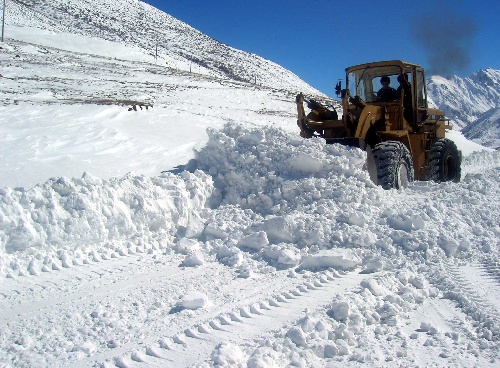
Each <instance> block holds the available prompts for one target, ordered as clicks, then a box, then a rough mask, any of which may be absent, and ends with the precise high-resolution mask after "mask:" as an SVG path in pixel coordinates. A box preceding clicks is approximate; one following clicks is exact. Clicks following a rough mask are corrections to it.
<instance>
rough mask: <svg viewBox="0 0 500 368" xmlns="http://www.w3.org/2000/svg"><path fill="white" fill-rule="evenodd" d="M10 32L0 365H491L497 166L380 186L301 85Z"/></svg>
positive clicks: (497, 315)
mask: <svg viewBox="0 0 500 368" xmlns="http://www.w3.org/2000/svg"><path fill="white" fill-rule="evenodd" d="M37 35H38V36H37ZM9 37H12V38H13V39H12V38H10V39H8V40H7V43H6V44H5V45H4V46H3V51H2V54H1V55H0V57H1V59H2V71H1V74H2V76H3V77H2V78H1V79H0V83H1V85H2V88H1V92H0V93H1V94H2V97H3V101H4V102H3V103H2V104H1V106H0V141H1V145H0V147H1V148H0V156H1V158H2V159H1V160H0V173H1V175H0V274H1V279H0V280H1V281H0V311H1V312H0V326H1V327H0V366H6V367H67V366H71V367H84V366H103V367H112V366H117V367H139V366H156V367H164V366H175V367H212V366H223V367H250V368H260V367H289V366H297V367H341V366H354V367H401V366H408V367H417V366H418V367H423V366H433V367H450V366H456V367H465V366H471V367H472V366H474V367H498V366H499V364H500V354H499V348H500V340H499V336H500V304H499V299H498V297H496V296H497V295H498V290H499V279H500V268H499V265H500V256H499V245H500V244H499V238H500V220H499V219H500V216H499V208H500V205H499V198H500V187H499V185H498V176H499V175H498V174H499V167H500V160H499V155H498V152H496V151H492V150H488V149H486V148H484V147H482V146H480V145H478V144H475V143H472V142H470V141H468V140H467V139H465V138H464V137H463V136H462V135H461V134H460V133H459V132H452V133H451V134H450V135H449V138H451V139H453V140H454V141H455V142H456V143H457V145H458V146H459V149H461V150H462V152H463V155H464V159H463V166H462V181H461V182H460V183H442V184H438V183H433V182H415V183H412V184H411V185H409V186H408V187H407V188H405V189H403V190H400V191H396V190H389V191H385V190H383V189H382V188H380V187H377V186H375V185H374V184H373V183H372V182H371V181H370V179H369V175H368V173H367V172H366V171H365V170H364V168H363V165H364V162H365V153H364V152H362V151H361V150H359V149H356V148H349V147H343V146H339V145H326V144H325V142H324V141H322V140H320V139H310V140H304V139H302V138H300V137H299V135H298V128H297V126H296V121H295V104H294V95H295V93H296V92H297V91H288V90H285V89H274V88H267V87H259V86H255V85H252V84H245V83H235V82H233V81H230V80H227V79H217V78H212V77H210V78H208V77H206V76H203V75H200V74H195V73H191V74H187V73H185V72H182V71H175V70H174V69H169V68H166V67H160V66H156V65H155V64H154V62H153V61H149V62H148V60H147V58H146V59H140V56H138V54H137V50H135V49H132V50H130V55H129V54H128V53H127V49H125V46H124V45H121V46H120V45H115V46H116V48H115V49H114V50H115V51H116V50H118V49H120V48H121V47H124V48H123V49H122V51H121V52H120V53H117V54H116V58H115V57H113V58H112V59H110V58H109V57H108V56H109V54H107V52H108V51H109V50H110V49H109V47H111V45H110V44H108V43H106V45H105V48H106V49H100V48H101V46H100V45H101V43H98V42H94V41H92V42H91V41H90V40H89V39H85V38H84V36H76V35H74V36H73V37H74V38H72V39H71V43H73V44H78V45H79V51H78V53H74V52H72V50H71V49H68V48H67V47H66V46H64V43H65V42H66V41H63V39H68V38H66V37H67V35H66V34H62V33H61V34H59V37H60V40H61V41H60V43H59V44H58V42H57V37H58V36H57V34H54V33H52V34H50V35H47V34H46V33H45V32H42V31H40V32H38V31H37V32H31V31H29V32H23V30H18V33H17V34H15V37H14V35H13V34H12V33H11V34H10V36H9ZM26 42H29V43H26ZM59 45H60V46H59ZM86 45H92V47H90V46H89V48H88V49H86V47H87V46H86ZM98 46H99V47H98ZM115 46H113V47H115ZM59 47H61V48H59ZM41 50H45V51H43V52H42V53H41V52H40V51H41ZM116 52H118V51H116ZM16 55H19V57H16ZM58 60H59V61H60V62H61V61H62V63H58V62H57V61H58ZM141 60H142V61H141ZM42 61H43V62H42ZM139 61H140V62H139ZM54 65H58V67H54ZM118 66H119V67H118ZM269 83H274V82H273V81H269ZM275 83H279V82H278V81H275ZM141 104H142V105H141ZM148 104H149V108H148V109H146V108H145V106H146V105H148ZM151 105H152V106H153V107H152V108H151V107H150V106H151ZM132 106H136V110H137V111H135V110H133V109H131V107H132ZM140 106H142V107H143V108H142V109H141V108H140ZM162 171H164V172H162Z"/></svg>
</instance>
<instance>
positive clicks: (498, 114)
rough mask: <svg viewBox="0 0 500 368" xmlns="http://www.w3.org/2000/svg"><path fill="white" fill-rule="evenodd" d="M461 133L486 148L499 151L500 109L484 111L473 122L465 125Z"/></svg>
mask: <svg viewBox="0 0 500 368" xmlns="http://www.w3.org/2000/svg"><path fill="white" fill-rule="evenodd" d="M462 133H463V134H464V135H465V136H466V137H467V138H469V139H471V140H474V141H475V142H478V143H480V144H482V145H484V146H486V147H491V148H494V149H500V107H494V108H492V109H490V110H488V111H486V112H485V113H484V114H483V115H481V117H480V118H479V119H477V120H476V121H475V122H473V123H471V124H469V125H467V126H466V127H465V128H464V129H463V130H462Z"/></svg>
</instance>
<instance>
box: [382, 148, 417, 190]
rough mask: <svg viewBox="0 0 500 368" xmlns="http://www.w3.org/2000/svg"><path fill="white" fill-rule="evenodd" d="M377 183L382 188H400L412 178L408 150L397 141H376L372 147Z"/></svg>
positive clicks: (411, 166)
mask: <svg viewBox="0 0 500 368" xmlns="http://www.w3.org/2000/svg"><path fill="white" fill-rule="evenodd" d="M372 152H373V158H374V159H375V167H376V169H377V183H376V184H378V185H380V186H382V188H384V189H392V188H395V189H401V188H403V187H405V186H406V185H408V183H409V182H411V181H413V180H414V172H413V160H412V158H411V154H410V151H408V148H406V146H405V145H404V144H403V143H401V142H398V141H388V142H382V143H378V144H376V145H375V147H373V151H372Z"/></svg>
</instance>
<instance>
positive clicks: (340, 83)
mask: <svg viewBox="0 0 500 368" xmlns="http://www.w3.org/2000/svg"><path fill="white" fill-rule="evenodd" d="M341 91H342V81H341V80H339V81H338V82H337V84H336V85H335V94H336V95H337V97H338V96H340V92H341Z"/></svg>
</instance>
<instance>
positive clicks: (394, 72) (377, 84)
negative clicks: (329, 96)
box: [347, 66, 411, 102]
mask: <svg viewBox="0 0 500 368" xmlns="http://www.w3.org/2000/svg"><path fill="white" fill-rule="evenodd" d="M401 73H402V70H401V68H400V67H398V66H380V67H371V68H366V69H360V70H355V71H353V72H351V73H349V75H348V76H347V78H348V87H349V90H350V93H351V95H352V96H359V97H360V98H361V99H363V100H364V101H366V102H375V101H397V100H399V99H400V97H401V93H400V91H399V90H398V87H399V82H398V76H399V75H400V74H401ZM407 77H408V78H410V79H409V82H410V83H411V73H410V74H407Z"/></svg>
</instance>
